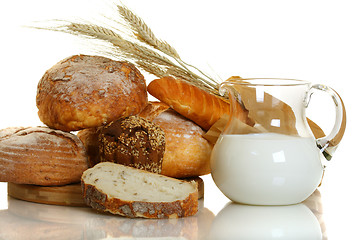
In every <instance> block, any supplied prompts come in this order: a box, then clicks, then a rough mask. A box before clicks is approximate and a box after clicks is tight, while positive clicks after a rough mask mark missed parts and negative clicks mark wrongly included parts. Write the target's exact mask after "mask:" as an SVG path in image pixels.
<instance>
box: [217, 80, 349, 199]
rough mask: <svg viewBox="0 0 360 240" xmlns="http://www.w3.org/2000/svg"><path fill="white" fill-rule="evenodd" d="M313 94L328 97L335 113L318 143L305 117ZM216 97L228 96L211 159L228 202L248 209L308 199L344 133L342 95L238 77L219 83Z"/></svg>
mask: <svg viewBox="0 0 360 240" xmlns="http://www.w3.org/2000/svg"><path fill="white" fill-rule="evenodd" d="M316 90H320V91H325V92H326V93H328V94H330V95H331V97H332V99H333V101H334V103H335V109H336V120H335V126H334V127H333V129H332V131H331V132H330V133H329V134H328V135H327V136H324V137H322V138H318V139H316V138H315V137H314V135H313V133H312V131H311V129H310V127H309V124H308V121H307V118H306V115H305V110H306V108H307V106H308V104H309V101H310V98H311V95H312V94H313V93H314V92H315V91H316ZM220 94H222V95H224V94H228V96H229V101H230V118H229V121H228V123H227V125H226V126H225V129H224V130H223V132H222V133H221V134H220V136H219V138H218V140H217V142H216V144H215V146H214V149H213V151H212V155H211V159H210V164H211V175H212V178H213V180H214V182H215V184H216V185H217V187H218V188H219V189H220V190H221V191H222V192H223V193H224V194H225V195H226V196H227V197H228V198H230V199H231V200H232V201H234V202H239V203H244V204H252V205H289V204H296V203H299V202H302V201H304V200H305V199H306V198H308V197H309V196H310V195H311V194H312V193H313V192H314V191H315V190H316V188H317V187H318V186H319V184H320V182H321V179H322V175H323V170H324V164H323V162H325V161H326V160H325V159H327V160H330V159H331V157H332V155H333V153H334V151H335V149H336V147H337V146H338V144H339V142H340V140H341V138H342V136H343V134H344V131H345V125H346V113H345V108H344V104H343V102H342V100H341V98H340V96H339V95H338V94H337V93H336V92H335V91H334V90H333V89H331V88H330V87H327V86H325V85H321V84H315V85H312V84H311V83H310V82H307V81H302V80H292V79H269V78H265V79H242V78H237V77H232V78H230V79H229V80H227V81H225V82H223V83H222V84H221V85H220ZM244 116H245V117H244ZM244 118H247V119H248V121H246V122H247V123H249V122H252V124H250V125H249V124H245V123H244ZM249 119H250V121H249Z"/></svg>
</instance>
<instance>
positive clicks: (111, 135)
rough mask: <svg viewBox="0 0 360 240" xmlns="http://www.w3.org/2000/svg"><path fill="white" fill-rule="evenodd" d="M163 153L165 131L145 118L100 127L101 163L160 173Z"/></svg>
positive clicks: (128, 118) (134, 117)
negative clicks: (112, 163)
mask: <svg viewBox="0 0 360 240" xmlns="http://www.w3.org/2000/svg"><path fill="white" fill-rule="evenodd" d="M164 151H165V133H164V131H163V130H162V129H161V128H160V127H159V126H157V125H155V124H154V123H152V122H150V121H148V120H146V119H144V118H141V117H138V116H130V117H127V118H123V119H119V120H117V121H114V122H112V123H110V124H108V125H107V126H105V127H102V128H100V135H99V155H100V161H101V162H115V163H121V164H123V165H126V166H130V167H135V168H138V169H143V170H147V171H151V172H154V173H161V166H162V162H163V156H164Z"/></svg>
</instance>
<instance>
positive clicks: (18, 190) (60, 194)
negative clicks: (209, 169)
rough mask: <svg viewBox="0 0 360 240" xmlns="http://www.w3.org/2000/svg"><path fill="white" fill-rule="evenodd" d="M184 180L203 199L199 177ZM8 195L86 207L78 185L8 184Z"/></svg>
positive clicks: (202, 188) (21, 198)
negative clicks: (196, 187) (196, 184)
mask: <svg viewBox="0 0 360 240" xmlns="http://www.w3.org/2000/svg"><path fill="white" fill-rule="evenodd" d="M184 180H187V181H191V180H194V181H195V182H197V183H198V191H199V193H198V194H199V199H200V198H203V197H204V181H203V180H202V179H201V178H200V177H195V178H189V179H184ZM8 195H9V196H11V197H13V198H17V199H20V200H24V201H29V202H35V203H44V204H53V205H63V206H75V207H84V206H86V204H85V202H84V199H83V196H82V191H81V184H80V183H78V184H70V185H65V186H54V187H44V186H36V185H28V184H16V183H8Z"/></svg>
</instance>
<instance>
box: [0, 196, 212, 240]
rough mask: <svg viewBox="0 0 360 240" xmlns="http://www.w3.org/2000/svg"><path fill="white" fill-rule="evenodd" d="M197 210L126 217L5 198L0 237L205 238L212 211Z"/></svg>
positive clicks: (200, 208) (11, 238) (12, 238)
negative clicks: (163, 215)
mask: <svg viewBox="0 0 360 240" xmlns="http://www.w3.org/2000/svg"><path fill="white" fill-rule="evenodd" d="M199 203H200V207H199V212H198V213H197V214H196V215H195V216H192V217H186V218H180V219H158V220H157V219H129V218H124V217H120V216H114V215H109V214H102V213H97V212H95V211H94V210H92V209H90V208H86V207H84V208H81V207H64V206H54V205H46V204H37V203H31V202H25V201H21V200H16V199H13V198H10V197H9V199H8V205H9V207H8V209H7V210H3V211H0V239H6V240H15V239H51V240H56V239H112V238H121V239H127V238H141V239H169V238H171V239H204V237H205V235H206V234H207V233H208V232H209V230H210V226H211V223H212V221H213V219H214V217H215V216H214V214H213V213H212V212H211V211H209V210H208V209H207V208H204V207H203V200H201V201H200V202H199Z"/></svg>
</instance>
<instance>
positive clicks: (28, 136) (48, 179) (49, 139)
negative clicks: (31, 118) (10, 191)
mask: <svg viewBox="0 0 360 240" xmlns="http://www.w3.org/2000/svg"><path fill="white" fill-rule="evenodd" d="M87 168H88V164H87V155H86V151H85V147H84V145H83V144H82V142H81V141H80V140H79V138H78V137H76V136H75V135H73V134H71V133H67V132H63V131H60V130H53V129H50V128H47V127H28V128H8V129H3V130H0V182H12V183H17V184H35V185H42V186H53V185H65V184H70V183H76V182H80V178H81V175H82V173H83V172H84V171H85V170H86V169H87Z"/></svg>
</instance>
